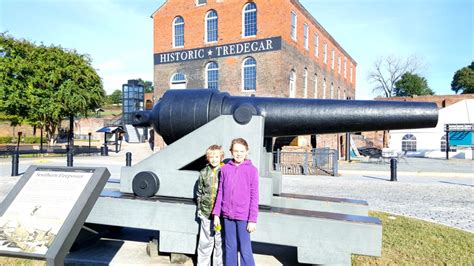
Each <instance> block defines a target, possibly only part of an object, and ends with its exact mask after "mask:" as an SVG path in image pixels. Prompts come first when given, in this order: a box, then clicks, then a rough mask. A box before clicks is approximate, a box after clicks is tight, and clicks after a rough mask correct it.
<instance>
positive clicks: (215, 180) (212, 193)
mask: <svg viewBox="0 0 474 266" xmlns="http://www.w3.org/2000/svg"><path fill="white" fill-rule="evenodd" d="M219 172H220V166H218V167H216V168H214V169H213V168H212V167H211V166H210V165H207V166H206V167H204V169H202V170H201V171H200V172H199V179H198V189H197V207H198V211H199V212H200V213H201V214H202V216H204V217H207V218H210V216H211V213H212V209H213V208H214V202H215V201H216V196H217V189H218V188H219Z"/></svg>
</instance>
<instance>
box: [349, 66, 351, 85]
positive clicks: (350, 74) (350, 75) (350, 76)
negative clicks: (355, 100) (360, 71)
mask: <svg viewBox="0 0 474 266" xmlns="http://www.w3.org/2000/svg"><path fill="white" fill-rule="evenodd" d="M349 74H350V77H351V83H352V64H351V71H350V73H349Z"/></svg>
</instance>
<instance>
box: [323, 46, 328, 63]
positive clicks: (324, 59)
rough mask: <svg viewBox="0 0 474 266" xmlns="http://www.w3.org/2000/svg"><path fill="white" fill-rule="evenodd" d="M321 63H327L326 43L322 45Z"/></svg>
mask: <svg viewBox="0 0 474 266" xmlns="http://www.w3.org/2000/svg"><path fill="white" fill-rule="evenodd" d="M323 62H324V63H325V64H327V63H328V44H327V43H324V44H323Z"/></svg>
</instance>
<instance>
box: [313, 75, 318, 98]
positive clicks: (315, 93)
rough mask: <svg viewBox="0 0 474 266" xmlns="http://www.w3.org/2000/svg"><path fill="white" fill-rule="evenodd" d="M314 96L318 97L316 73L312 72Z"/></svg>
mask: <svg viewBox="0 0 474 266" xmlns="http://www.w3.org/2000/svg"><path fill="white" fill-rule="evenodd" d="M314 98H318V74H317V73H314Z"/></svg>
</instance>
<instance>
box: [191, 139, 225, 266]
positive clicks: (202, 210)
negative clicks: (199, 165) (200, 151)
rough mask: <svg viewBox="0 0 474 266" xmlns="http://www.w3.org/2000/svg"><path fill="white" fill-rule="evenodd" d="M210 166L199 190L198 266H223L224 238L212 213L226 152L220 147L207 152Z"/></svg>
mask: <svg viewBox="0 0 474 266" xmlns="http://www.w3.org/2000/svg"><path fill="white" fill-rule="evenodd" d="M206 158H207V161H208V164H207V165H206V167H204V169H202V170H201V171H200V173H199V179H198V190H197V207H198V217H199V218H200V219H201V228H200V232H199V244H198V261H197V265H211V255H212V251H213V250H214V256H213V259H212V261H213V263H212V265H214V266H216V265H223V258H222V238H221V232H220V230H214V224H213V223H212V222H211V221H212V219H213V217H211V216H212V214H211V212H212V209H213V208H214V202H215V199H216V195H217V189H218V187H219V172H220V168H221V166H222V160H223V159H224V151H223V150H222V148H221V146H219V145H211V146H210V147H209V148H207V150H206Z"/></svg>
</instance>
